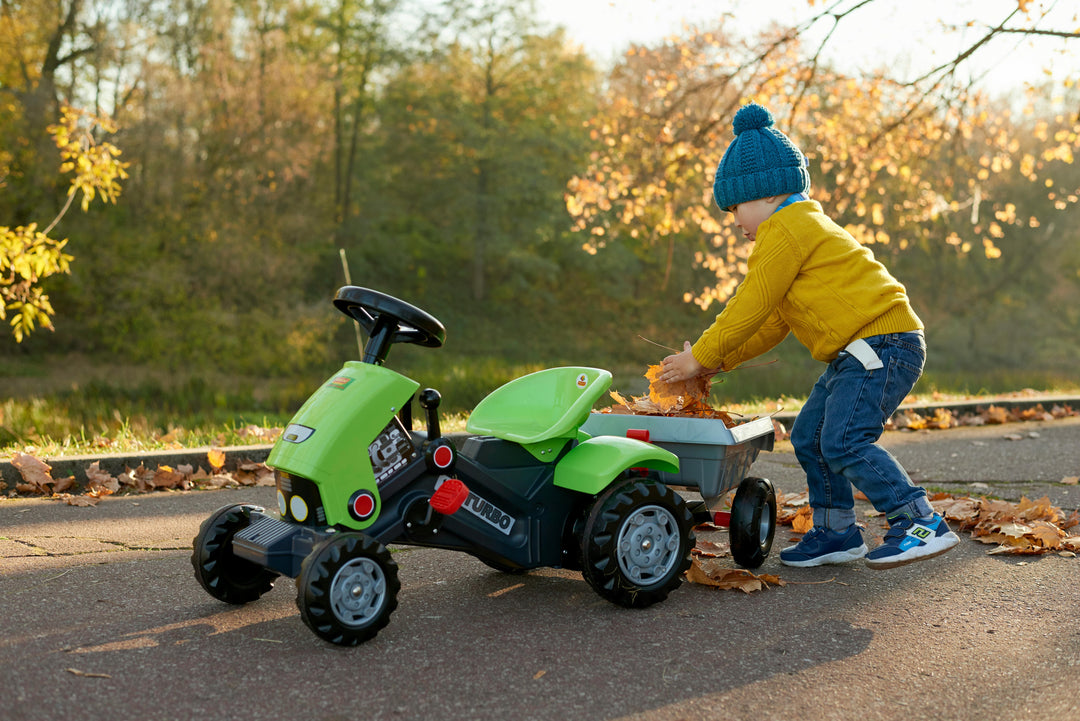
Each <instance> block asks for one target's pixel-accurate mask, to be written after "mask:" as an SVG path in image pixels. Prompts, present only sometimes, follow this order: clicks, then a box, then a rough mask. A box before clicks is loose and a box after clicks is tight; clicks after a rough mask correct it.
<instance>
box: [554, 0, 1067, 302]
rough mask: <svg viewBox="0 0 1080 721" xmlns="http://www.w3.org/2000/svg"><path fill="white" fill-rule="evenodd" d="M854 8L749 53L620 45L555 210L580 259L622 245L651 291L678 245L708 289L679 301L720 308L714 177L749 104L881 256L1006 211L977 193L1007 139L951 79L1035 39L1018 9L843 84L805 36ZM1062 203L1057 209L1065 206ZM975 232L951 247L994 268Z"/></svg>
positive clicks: (1037, 158)
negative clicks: (1006, 42)
mask: <svg viewBox="0 0 1080 721" xmlns="http://www.w3.org/2000/svg"><path fill="white" fill-rule="evenodd" d="M811 4H813V3H811ZM867 4H868V3H867V2H865V1H864V2H860V3H854V2H852V3H844V2H840V3H835V4H833V5H831V6H830V7H829V8H827V9H825V10H823V11H822V12H821V13H819V14H818V15H816V16H814V17H813V18H812V19H811V20H810V21H808V22H807V23H805V24H803V25H801V26H799V27H794V28H792V27H785V26H781V25H776V26H774V27H773V28H771V29H769V30H767V31H766V32H764V33H762V34H761V35H760V36H759V37H757V38H755V39H753V40H742V39H739V38H738V37H737V36H736V35H734V34H733V33H732V32H731V31H730V30H729V29H728V27H727V26H726V25H725V24H723V23H722V24H721V25H720V26H719V27H717V28H715V29H713V30H711V31H706V30H691V31H688V32H687V33H686V34H685V36H684V37H681V38H678V39H671V40H669V41H666V42H664V43H662V44H660V45H658V46H656V47H635V48H631V50H630V51H629V52H628V53H627V55H626V57H625V59H624V60H623V62H622V63H621V64H620V65H619V66H618V67H617V68H616V69H615V70H614V71H613V73H612V76H611V82H610V84H609V92H608V94H607V97H606V102H605V106H604V110H603V111H602V112H601V113H600V114H599V115H598V116H597V117H596V118H594V119H593V121H592V131H593V137H594V140H595V141H596V150H595V151H594V154H593V157H592V161H591V163H590V165H589V167H588V169H587V170H586V171H585V172H583V173H581V174H579V175H578V176H577V177H575V178H574V179H572V180H571V182H570V184H569V185H568V194H567V199H566V204H567V209H568V210H569V212H570V213H571V215H572V216H573V217H574V218H575V219H576V228H577V229H578V230H579V231H580V232H581V233H582V237H583V247H584V249H585V250H586V251H588V252H590V253H595V252H598V251H600V250H601V249H602V248H603V247H604V246H605V245H609V244H611V243H615V242H617V243H620V244H628V245H630V246H631V247H634V248H636V249H638V252H639V253H641V254H647V255H651V256H652V257H653V258H655V259H656V261H657V262H656V266H657V268H658V272H657V282H658V283H659V284H661V286H662V285H663V284H664V283H666V281H667V278H668V277H669V275H670V272H671V257H672V251H673V249H674V247H675V245H676V244H677V243H685V244H690V245H693V246H695V247H696V262H697V264H698V265H699V266H701V267H703V268H705V269H707V270H708V271H709V272H710V273H711V274H712V275H713V276H714V280H712V281H711V282H709V283H708V284H706V286H705V287H704V288H701V289H700V290H698V291H696V292H687V294H686V300H688V301H690V300H692V301H694V302H696V303H697V304H699V305H700V306H702V307H703V308H704V307H708V306H709V305H710V304H711V303H712V302H713V301H723V300H725V299H726V298H727V297H728V296H729V295H730V294H731V293H732V292H733V291H734V288H735V286H736V284H737V282H738V280H739V279H740V278H741V275H742V273H743V272H744V269H745V268H744V265H743V263H744V259H745V257H746V255H747V254H748V252H749V248H748V247H746V245H745V243H744V242H743V241H742V239H741V237H739V236H738V235H737V234H736V233H735V232H733V230H732V226H731V224H730V219H729V218H727V217H725V215H724V214H722V213H720V212H718V211H717V209H716V208H715V207H714V205H713V203H712V199H711V192H710V191H711V178H712V173H713V172H714V168H715V166H716V162H717V161H718V160H719V158H720V156H721V155H722V153H723V150H724V148H725V147H726V146H727V144H728V143H729V142H730V140H731V134H730V118H731V117H732V115H733V112H734V110H735V109H737V107H738V106H739V105H740V104H742V103H744V102H747V101H750V100H756V101H759V102H762V103H764V104H765V105H767V106H768V107H770V108H771V109H772V110H773V111H774V114H775V115H776V116H777V119H778V125H779V126H780V127H781V129H783V130H784V131H785V132H787V133H788V134H789V135H791V136H792V137H793V139H794V140H795V141H796V142H797V143H798V144H799V145H800V146H801V147H802V148H803V150H804V151H805V152H806V154H807V156H808V158H809V160H810V162H811V165H812V177H813V178H814V182H813V186H812V189H811V194H812V196H813V197H814V198H815V199H817V200H819V201H821V202H822V203H823V204H825V205H826V206H827V207H828V209H829V212H830V213H832V214H834V215H835V216H836V217H837V219H838V221H840V222H841V223H842V224H843V225H845V226H846V227H847V228H848V229H849V230H850V231H851V232H852V233H853V234H854V235H855V236H856V237H857V238H858V239H859V240H860V241H861V242H863V243H866V244H875V245H876V246H877V247H878V248H884V249H886V252H891V249H893V248H897V249H899V250H903V249H905V248H906V247H908V246H910V245H913V244H915V243H921V242H924V241H927V240H928V239H930V238H931V236H933V240H934V242H939V243H946V244H948V243H951V242H952V240H951V236H948V235H945V236H934V233H936V228H935V227H934V225H933V223H932V222H930V221H932V220H933V219H934V218H936V217H937V216H938V215H940V214H941V213H942V212H955V211H956V210H958V209H960V208H963V207H969V206H971V205H973V204H974V205H979V204H981V205H983V207H984V209H985V210H986V211H987V212H988V213H994V212H996V211H997V210H999V209H1001V208H1004V207H1005V204H1006V203H1007V202H1008V199H1006V198H992V197H990V196H989V194H988V193H987V192H986V187H987V181H988V179H989V178H991V177H992V176H995V175H998V174H1001V173H1003V172H1006V171H1008V170H1009V169H1010V167H1011V166H1010V160H1009V159H1010V158H1012V157H1013V156H1014V154H1015V153H1016V151H1017V139H1016V137H1015V136H1014V135H1012V134H1010V133H1009V132H1008V131H1007V130H1006V129H1005V128H1002V127H1001V125H1000V118H999V117H998V116H994V115H993V114H991V113H989V112H987V110H986V107H987V101H988V99H987V97H986V95H985V93H984V92H981V91H979V90H978V89H977V88H975V87H973V86H972V85H971V83H970V82H969V81H968V80H967V79H965V78H961V77H960V75H959V73H958V68H960V67H961V66H962V64H963V63H964V62H966V61H968V60H969V59H970V58H971V57H972V55H974V54H975V53H976V52H978V51H979V50H980V48H983V47H984V46H986V45H987V44H988V43H989V42H990V41H991V40H993V39H994V38H995V37H998V36H1000V35H1002V34H1008V33H1019V32H1030V33H1042V32H1044V31H1043V30H1042V29H1040V28H1037V27H1033V26H1013V25H1011V24H1010V23H1011V22H1013V20H1014V19H1015V17H1016V15H1017V13H1018V12H1019V13H1022V12H1023V11H1024V5H1025V4H1026V3H1020V4H1019V7H1018V9H1017V12H1013V13H1011V14H1010V15H1009V17H1008V18H1006V19H1005V20H1004V21H1003V22H1000V23H997V24H996V25H993V26H991V27H989V28H988V30H987V34H986V36H985V37H983V38H981V39H980V41H979V42H976V43H973V44H972V46H971V47H970V48H967V49H966V50H965V51H964V52H962V53H960V54H959V55H958V56H957V57H956V58H954V59H952V60H951V61H949V62H947V63H944V64H942V65H941V66H939V67H937V68H934V69H933V70H931V71H929V72H927V73H926V74H924V75H923V76H921V77H919V78H916V79H914V80H911V81H907V80H899V79H897V78H895V77H893V76H892V75H891V74H890V73H889V72H888V71H887V70H886V69H881V70H871V71H870V72H868V73H863V74H858V75H852V74H848V73H843V72H841V71H839V70H838V69H836V68H834V67H831V66H830V65H829V64H828V63H826V62H825V61H824V60H822V53H821V51H822V48H821V46H818V47H816V48H811V49H809V50H807V49H805V48H804V47H803V45H802V43H801V37H802V36H803V34H804V33H805V32H807V31H808V30H809V28H810V27H812V26H813V25H815V24H817V23H830V22H831V23H833V24H836V23H841V22H851V20H850V16H852V15H853V14H854V13H855V12H856V11H857V10H858V9H859V8H861V7H864V6H866V5H867ZM845 8H846V9H845ZM1034 22H1035V21H1033V23H1034ZM1061 36H1062V37H1066V36H1067V37H1074V36H1076V33H1075V32H1063V33H1061ZM826 40H827V38H826ZM1078 129H1080V127H1078V126H1077V124H1076V119H1074V121H1073V124H1072V126H1071V127H1066V128H1063V129H1061V130H1059V131H1058V132H1056V133H1055V134H1054V136H1053V139H1052V141H1050V142H1051V146H1050V147H1049V148H1046V149H1044V150H1043V151H1042V152H1040V153H1038V154H1035V155H1032V154H1030V153H1029V154H1028V155H1026V156H1025V158H1026V159H1025V160H1022V161H1021V162H1022V163H1023V164H1025V165H1027V166H1030V167H1031V171H1032V173H1034V174H1035V175H1036V176H1039V177H1038V179H1037V182H1040V183H1043V184H1046V185H1047V187H1050V186H1051V185H1052V184H1053V180H1052V178H1047V177H1045V174H1042V173H1039V172H1038V171H1036V169H1035V166H1036V165H1039V166H1040V167H1041V166H1043V165H1045V164H1046V163H1047V162H1048V158H1057V159H1066V158H1068V159H1071V155H1072V153H1073V151H1074V150H1075V149H1076V148H1077V147H1078V140H1077V130H1078ZM1047 153H1049V155H1047ZM943 157H949V158H951V159H952V161H953V162H941V159H942V158H943ZM1070 162H1071V160H1070ZM1059 195H1060V197H1062V198H1064V199H1065V200H1064V201H1063V202H1068V203H1071V202H1073V201H1068V200H1067V199H1068V198H1069V197H1075V194H1071V193H1064V194H1059ZM972 225H973V227H971V228H969V229H968V230H969V231H970V233H969V235H972V236H974V237H971V238H969V239H967V240H965V241H963V242H961V243H960V244H959V248H960V249H962V250H963V251H965V252H969V251H971V250H972V249H974V250H976V251H978V252H981V253H983V254H984V255H985V257H987V258H997V257H998V256H999V255H1000V248H998V245H997V243H996V238H995V233H994V231H993V226H992V225H990V224H989V223H985V224H982V225H978V224H972Z"/></svg>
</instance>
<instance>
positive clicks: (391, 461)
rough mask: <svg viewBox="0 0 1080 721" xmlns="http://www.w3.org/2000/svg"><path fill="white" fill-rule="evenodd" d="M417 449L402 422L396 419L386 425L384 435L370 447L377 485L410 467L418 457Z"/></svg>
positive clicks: (369, 452)
mask: <svg viewBox="0 0 1080 721" xmlns="http://www.w3.org/2000/svg"><path fill="white" fill-rule="evenodd" d="M417 455H418V454H417V452H416V447H415V446H413V444H412V441H411V440H409V434H408V433H407V432H406V431H405V426H403V425H401V421H399V420H398V419H397V417H396V416H395V417H394V418H391V419H390V422H389V423H387V424H386V428H383V431H382V433H380V434H379V436H378V437H377V438H376V439H375V440H374V441H372V443H371V445H370V446H368V457H369V458H370V459H371V470H372V471H373V472H374V473H375V483H376V484H378V485H382V483H383V482H384V481H385V480H386V479H388V478H390V477H391V476H392V475H394V474H395V473H397V472H398V471H399V470H401V469H402V468H404V467H405V466H407V465H409V464H410V463H411V462H412V461H413V460H415V459H416V457H417Z"/></svg>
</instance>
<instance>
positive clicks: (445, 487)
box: [428, 478, 469, 516]
mask: <svg viewBox="0 0 1080 721" xmlns="http://www.w3.org/2000/svg"><path fill="white" fill-rule="evenodd" d="M468 497H469V488H468V486H466V485H465V484H464V483H462V482H461V481H459V480H458V479H456V478H447V479H446V480H445V481H443V484H442V485H441V486H439V487H438V488H437V489H435V493H433V494H432V495H431V498H429V499H428V504H429V505H430V506H431V507H432V508H433V509H434V510H435V511H437V512H438V513H441V514H443V515H444V516H449V515H450V514H452V513H455V512H457V509H459V508H461V504H462V503H464V502H465V499H466V498H468Z"/></svg>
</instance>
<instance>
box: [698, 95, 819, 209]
mask: <svg viewBox="0 0 1080 721" xmlns="http://www.w3.org/2000/svg"><path fill="white" fill-rule="evenodd" d="M773 124H774V121H773V116H772V113H770V112H769V111H768V110H766V109H765V108H764V107H762V106H761V105H758V104H757V103H750V104H749V105H744V106H742V107H741V108H739V112H737V113H735V119H734V120H733V121H732V123H731V125H732V127H733V128H734V129H735V139H734V140H733V141H731V145H729V146H728V149H727V151H726V152H725V153H724V157H723V158H721V159H720V165H718V166H717V168H716V180H715V181H714V182H713V197H714V198H716V204H717V205H719V206H720V208H721V209H722V210H730V209H731V208H733V207H735V206H736V205H738V204H739V203H745V202H747V201H750V200H758V199H759V198H770V197H772V196H774V195H790V194H792V193H806V192H807V191H809V190H810V172H809V171H808V170H807V169H806V165H807V163H806V157H805V156H804V155H803V154H802V151H800V150H799V149H798V148H797V147H796V146H795V143H793V142H791V140H790V139H789V138H788V136H786V135H784V134H783V133H781V132H780V131H779V130H777V129H776V128H774V127H773Z"/></svg>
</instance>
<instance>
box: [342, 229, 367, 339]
mask: <svg viewBox="0 0 1080 721" xmlns="http://www.w3.org/2000/svg"><path fill="white" fill-rule="evenodd" d="M338 255H340V256H341V269H342V270H344V271H345V285H352V278H351V277H350V275H349V261H348V260H347V259H346V258H345V249H344V248H338ZM353 327H354V329H355V330H356V348H357V349H358V350H359V351H360V357H361V358H363V357H364V341H363V340H362V339H361V337H360V321H358V320H356V319H355V318H354V319H353Z"/></svg>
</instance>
